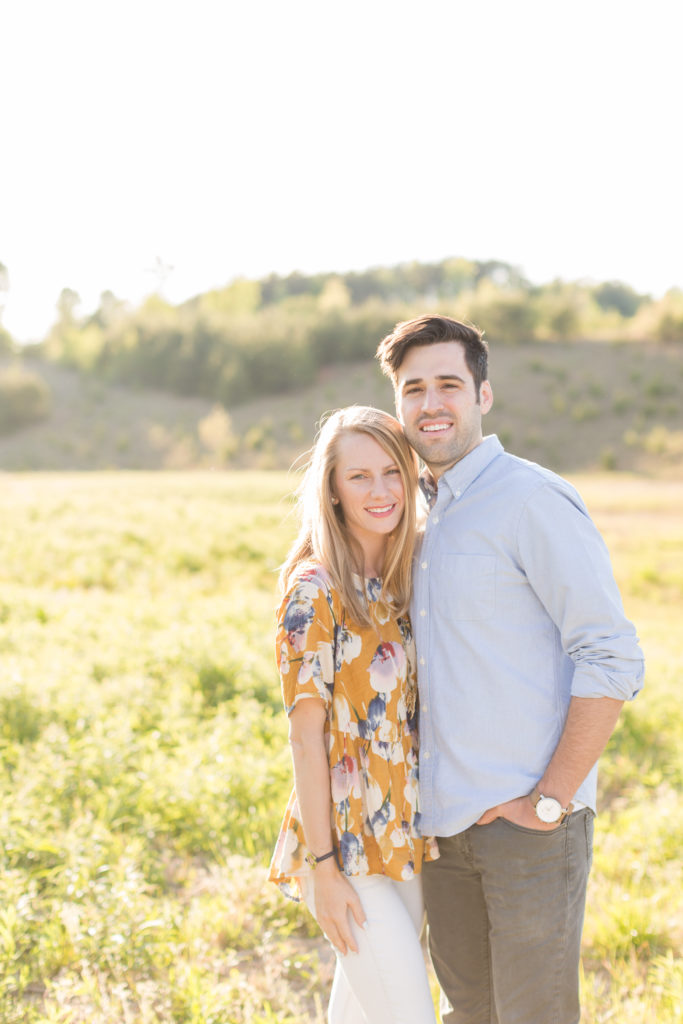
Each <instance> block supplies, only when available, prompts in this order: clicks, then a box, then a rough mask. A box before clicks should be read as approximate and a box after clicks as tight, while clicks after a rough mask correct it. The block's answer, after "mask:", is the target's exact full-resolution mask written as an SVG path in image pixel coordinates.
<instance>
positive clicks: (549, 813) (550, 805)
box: [536, 796, 562, 825]
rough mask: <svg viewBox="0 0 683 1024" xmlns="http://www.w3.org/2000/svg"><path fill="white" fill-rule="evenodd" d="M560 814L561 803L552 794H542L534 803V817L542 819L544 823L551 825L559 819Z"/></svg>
mask: <svg viewBox="0 0 683 1024" xmlns="http://www.w3.org/2000/svg"><path fill="white" fill-rule="evenodd" d="M561 814H562V804H561V803H560V801H559V800H556V799H555V797H553V796H542V797H541V799H540V800H539V801H538V803H537V804H536V817H538V818H540V819H541V821H544V822H545V823H546V825H552V823H553V822H554V821H559V820H560V816H561Z"/></svg>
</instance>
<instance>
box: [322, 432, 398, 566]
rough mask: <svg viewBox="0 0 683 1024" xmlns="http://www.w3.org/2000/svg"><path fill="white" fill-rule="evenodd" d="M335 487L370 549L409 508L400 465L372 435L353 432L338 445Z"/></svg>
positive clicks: (354, 530)
mask: <svg viewBox="0 0 683 1024" xmlns="http://www.w3.org/2000/svg"><path fill="white" fill-rule="evenodd" d="M337 452H338V459H337V465H336V467H335V470H334V474H333V478H332V490H333V493H334V495H335V497H337V498H338V499H339V503H340V505H341V509H342V512H343V513H344V522H345V523H346V526H347V528H348V530H349V532H350V533H351V534H352V536H353V537H355V539H356V540H357V541H358V542H359V544H360V545H361V547H362V548H363V550H364V551H366V552H367V550H368V549H367V547H366V545H367V544H370V545H371V546H372V548H373V549H374V548H375V547H376V545H377V541H378V540H379V539H380V538H381V537H386V536H388V534H390V533H391V531H392V530H394V529H396V527H397V526H398V524H399V523H400V522H401V517H402V515H403V509H404V507H405V495H404V491H403V480H402V479H401V470H400V469H399V467H398V464H397V463H396V462H394V460H393V458H392V456H391V455H389V454H388V453H387V452H386V451H385V450H384V448H382V446H381V445H380V444H378V443H377V441H375V439H374V438H373V437H370V435H369V434H361V433H355V432H349V433H348V434H344V435H342V437H341V438H340V440H339V443H338V446H337Z"/></svg>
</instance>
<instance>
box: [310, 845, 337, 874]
mask: <svg viewBox="0 0 683 1024" xmlns="http://www.w3.org/2000/svg"><path fill="white" fill-rule="evenodd" d="M330 857H334V849H332V850H330V852H329V853H324V854H323V855H322V857H316V855H315V854H314V853H311V851H310V850H309V851H308V853H307V854H306V856H305V857H304V860H305V861H306V863H307V864H310V866H311V867H312V868H313V870H314V871H315V869H316V868H317V866H318V864H320V863H321V862H322V861H324V860H328V859H329V858H330Z"/></svg>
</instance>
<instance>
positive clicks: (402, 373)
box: [396, 341, 493, 479]
mask: <svg viewBox="0 0 683 1024" xmlns="http://www.w3.org/2000/svg"><path fill="white" fill-rule="evenodd" d="M477 397H479V401H477ZM492 403H493V394H492V392H491V385H490V384H489V382H488V381H484V383H483V384H482V386H481V389H480V393H479V396H477V394H476V391H475V387H474V380H473V379H472V374H471V373H470V371H469V369H468V368H467V363H466V362H465V350H464V348H463V346H462V345H461V344H460V343H459V342H457V341H443V342H437V343H436V344H434V345H415V346H413V348H410V349H408V352H407V354H406V356H405V359H404V360H403V362H402V363H401V366H400V367H399V370H398V374H397V382H396V412H397V415H398V418H399V420H400V421H401V423H402V424H403V429H404V431H405V434H406V437H407V438H408V440H409V441H410V443H411V445H412V446H413V448H414V449H415V451H416V452H417V454H418V455H419V456H420V458H421V459H423V460H424V461H425V462H426V463H427V466H428V467H429V469H430V471H431V473H432V475H433V476H434V477H435V479H438V478H439V477H440V476H441V474H442V473H445V471H446V470H447V469H450V467H451V466H453V465H455V463H456V462H458V461H459V460H460V459H462V458H463V456H464V455H467V453H468V452H470V451H472V449H473V448H475V447H476V446H477V445H478V444H479V443H480V441H481V440H482V430H481V417H482V415H484V414H485V413H487V412H488V411H489V409H490V408H491V405H492Z"/></svg>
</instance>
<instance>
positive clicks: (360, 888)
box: [302, 875, 436, 1024]
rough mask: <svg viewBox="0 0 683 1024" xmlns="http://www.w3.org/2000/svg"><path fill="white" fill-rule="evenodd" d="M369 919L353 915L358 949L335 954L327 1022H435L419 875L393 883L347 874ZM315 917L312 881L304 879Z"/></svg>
mask: <svg viewBox="0 0 683 1024" xmlns="http://www.w3.org/2000/svg"><path fill="white" fill-rule="evenodd" d="M349 882H350V883H351V885H352V886H353V887H354V889H355V890H356V892H357V893H358V895H359V897H360V901H361V903H362V905H363V910H364V911H365V916H366V918H367V923H366V925H365V928H359V927H358V925H357V924H356V922H355V921H354V920H353V918H352V917H351V915H349V917H350V922H351V929H352V931H353V937H354V939H355V940H356V945H357V946H358V952H357V953H352V952H348V953H347V954H346V956H341V955H340V954H339V953H337V968H336V970H335V973H334V982H333V984H332V993H331V995H330V1004H329V1007H328V1011H327V1019H328V1022H329V1024H436V1017H435V1015H434V1005H433V1003H432V997H431V994H430V991H429V982H428V979H427V971H426V968H425V962H424V955H423V952H422V946H421V945H420V932H421V931H422V924H423V919H424V906H423V903H422V879H421V877H420V875H416V876H415V878H412V879H410V881H407V882H395V881H394V880H393V879H391V878H387V877H386V876H385V875H366V876H365V877H363V878H356V877H351V878H349ZM302 888H303V893H304V899H305V901H306V904H307V905H308V908H309V910H310V911H311V913H312V914H313V916H314V917H315V916H316V914H315V902H314V898H313V880H312V879H311V878H310V877H307V878H305V879H302Z"/></svg>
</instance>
